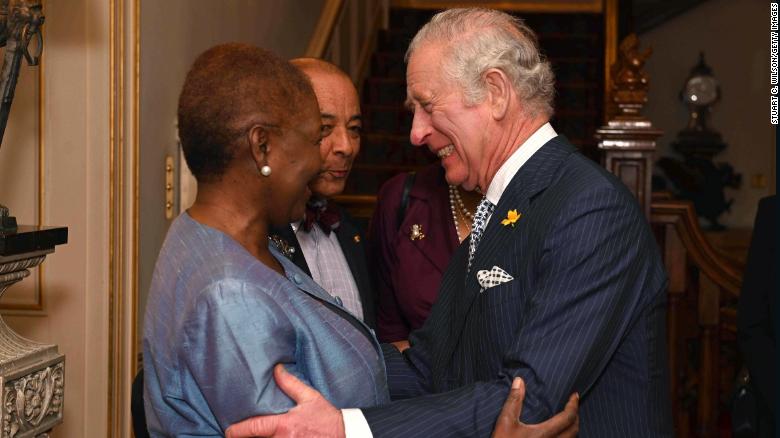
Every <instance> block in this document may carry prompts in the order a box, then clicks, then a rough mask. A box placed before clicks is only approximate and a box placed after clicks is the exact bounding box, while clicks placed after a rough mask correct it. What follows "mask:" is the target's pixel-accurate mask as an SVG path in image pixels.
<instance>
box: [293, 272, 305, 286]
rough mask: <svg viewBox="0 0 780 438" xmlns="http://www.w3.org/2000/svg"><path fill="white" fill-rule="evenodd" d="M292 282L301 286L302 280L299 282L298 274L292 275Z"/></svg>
mask: <svg viewBox="0 0 780 438" xmlns="http://www.w3.org/2000/svg"><path fill="white" fill-rule="evenodd" d="M292 280H293V282H294V283H295V284H301V283H302V282H303V280H301V276H300V275H298V274H293V278H292Z"/></svg>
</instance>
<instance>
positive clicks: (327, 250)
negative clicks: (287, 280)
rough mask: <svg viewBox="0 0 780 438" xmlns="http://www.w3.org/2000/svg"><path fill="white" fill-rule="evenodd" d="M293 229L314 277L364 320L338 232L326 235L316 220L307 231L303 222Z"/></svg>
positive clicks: (350, 310) (357, 293) (344, 305)
mask: <svg viewBox="0 0 780 438" xmlns="http://www.w3.org/2000/svg"><path fill="white" fill-rule="evenodd" d="M292 228H293V231H294V232H295V238H296V239H298V244H299V245H300V246H301V250H302V251H303V257H304V258H305V259H306V264H307V265H308V266H309V271H311V278H313V279H314V281H315V282H317V284H319V285H320V286H322V288H323V289H325V290H326V291H328V293H330V294H331V295H333V296H334V297H336V301H337V302H339V303H340V304H341V305H342V306H343V307H344V308H345V309H347V310H348V311H349V312H350V313H352V314H353V315H355V316H356V317H358V318H360V320H361V321H363V304H362V303H361V301H360V292H359V291H358V288H357V284H356V283H355V278H354V277H353V276H352V270H351V269H350V268H349V264H348V263H347V259H346V257H344V251H343V250H342V249H341V244H339V240H338V236H336V233H335V232H331V233H330V234H328V235H326V234H325V232H324V231H322V229H321V228H320V225H319V224H318V223H316V222H315V223H313V224H312V227H311V230H310V231H308V232H307V231H304V230H303V227H301V226H300V222H298V223H295V224H292Z"/></svg>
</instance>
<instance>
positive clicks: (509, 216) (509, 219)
mask: <svg viewBox="0 0 780 438" xmlns="http://www.w3.org/2000/svg"><path fill="white" fill-rule="evenodd" d="M521 217H523V213H518V212H517V210H509V211H508V212H506V219H504V220H502V221H501V225H503V226H507V225H511V226H512V227H514V226H515V222H517V221H518V219H520V218H521Z"/></svg>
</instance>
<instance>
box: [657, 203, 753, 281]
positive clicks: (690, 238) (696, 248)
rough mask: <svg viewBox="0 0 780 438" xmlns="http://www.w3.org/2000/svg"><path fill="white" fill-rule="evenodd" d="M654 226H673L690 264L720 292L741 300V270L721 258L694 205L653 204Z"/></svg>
mask: <svg viewBox="0 0 780 438" xmlns="http://www.w3.org/2000/svg"><path fill="white" fill-rule="evenodd" d="M651 222H652V223H654V224H667V225H674V226H675V229H676V230H677V233H678V235H679V237H680V240H681V241H682V244H683V246H684V247H685V249H686V251H687V254H688V257H689V258H690V259H691V261H692V262H693V263H694V264H695V265H696V266H697V267H698V268H699V269H701V271H702V273H703V274H705V275H706V276H707V277H709V278H710V279H711V280H712V281H713V282H715V284H716V285H717V286H719V287H720V288H721V289H723V290H724V291H726V292H728V293H729V294H731V295H733V296H735V297H736V296H739V290H740V288H741V287H742V274H741V272H740V269H739V267H738V266H737V265H736V264H735V263H734V262H732V261H730V260H728V259H726V258H724V257H722V256H721V255H719V254H718V252H717V251H716V250H715V248H713V247H712V245H710V243H709V241H707V238H706V237H705V236H704V232H703V231H702V229H701V227H700V226H699V219H698V217H697V216H696V211H695V210H694V208H693V204H692V203H691V202H689V201H682V200H672V199H663V200H657V199H656V200H653V203H652V207H651Z"/></svg>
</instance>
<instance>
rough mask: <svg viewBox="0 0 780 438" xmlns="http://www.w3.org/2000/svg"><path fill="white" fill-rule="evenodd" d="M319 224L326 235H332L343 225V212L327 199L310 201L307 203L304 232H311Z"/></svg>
mask: <svg viewBox="0 0 780 438" xmlns="http://www.w3.org/2000/svg"><path fill="white" fill-rule="evenodd" d="M314 222H317V223H318V224H319V225H320V229H322V232H323V233H325V235H326V236H327V235H330V232H331V231H335V230H336V229H337V228H338V227H339V225H340V224H341V212H339V210H338V208H336V206H335V205H333V203H331V202H328V200H327V199H314V198H312V199H310V200H309V202H308V203H306V217H305V218H304V220H303V230H304V231H306V232H309V231H311V227H312V226H313V225H314Z"/></svg>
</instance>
